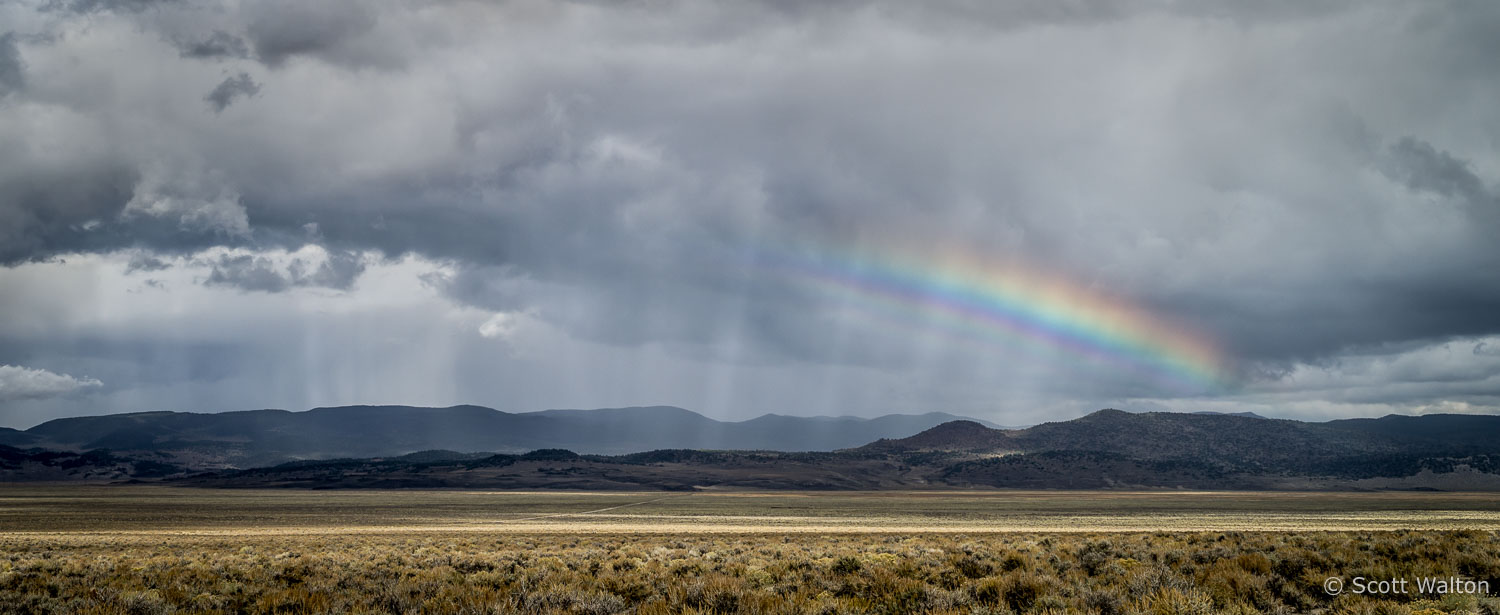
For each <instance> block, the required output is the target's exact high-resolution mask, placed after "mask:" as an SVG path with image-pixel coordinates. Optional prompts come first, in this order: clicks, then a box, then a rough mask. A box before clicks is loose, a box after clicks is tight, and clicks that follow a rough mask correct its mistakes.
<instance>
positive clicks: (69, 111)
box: [0, 0, 1500, 428]
mask: <svg viewBox="0 0 1500 615" xmlns="http://www.w3.org/2000/svg"><path fill="white" fill-rule="evenodd" d="M1496 32H1500V3H1495V2H1489V1H1487V0H1474V1H1471V2H1439V1H1434V2H1406V1H1400V2H1397V1H1391V2H1385V1H1380V0H1357V1H1350V2H1340V1H1292V0H1288V1H1284V2H1282V1H1278V2H1257V3H1252V2H1238V1H1231V0H1224V1H1220V2H1214V1H1207V2H1171V1H1154V2H1153V1H1139V2H1115V1H1109V2H1105V1H1098V2H1095V1H1092V0H1068V1H1058V0H1037V1H1026V2H994V3H992V2H971V1H968V0H955V1H938V2H921V3H912V2H905V1H892V2H860V1H855V0H835V1H828V2H793V1H781V0H763V1H752V0H734V1H716V0H691V1H689V0H682V1H673V0H650V1H640V2H629V1H626V2H583V1H580V2H561V1H530V0H523V1H516V2H489V1H484V2H463V1H457V0H455V1H445V0H440V1H432V2H421V1H415V0H413V1H400V0H389V1H370V2H358V1H356V2H305V1H302V0H287V1H283V0H272V1H259V0H245V1H238V2H237V1H233V0H230V1H227V2H194V1H190V0H178V1H169V0H20V1H0V425H3V426H10V427H17V428H25V427H30V426H32V425H35V424H37V423H39V422H41V421H44V420H47V419H50V418H55V417H61V416H74V415H85V414H103V413H114V412H134V411H146V410H179V411H200V412H202V411H208V412H211V411H224V410H243V409H253V408H267V407H273V408H286V409H306V408H310V407H314V406H322V405H340V404H355V403H399V404H416V405H450V404H457V403H475V404H481V405H487V406H491V407H495V408H499V409H502V410H538V409H545V408H564V407H569V408H592V407H613V406H626V405H648V404H670V405H678V406H682V407H686V408H689V409H693V410H697V411H699V412H702V413H704V414H706V415H709V416H713V417H717V418H724V419H743V418H749V417H752V416H756V415H759V414H763V413H767V412H776V413H783V414H802V415H811V414H833V415H837V414H851V415H863V416H874V415H879V414H886V413H892V412H902V413H911V412H927V411H946V412H953V413H958V414H965V415H970V416H975V417H980V418H984V419H988V420H991V421H994V422H997V423H1001V424H1029V423H1036V422H1041V421H1046V420H1058V419H1066V418H1071V417H1074V416H1078V415H1081V414H1084V413H1086V412H1089V411H1092V410H1095V409H1098V408H1101V407H1118V408H1124V409H1129V410H1153V409H1171V410H1179V411H1198V410H1212V411H1223V412H1238V411H1254V412H1257V413H1261V414H1265V415H1270V416H1277V417H1285V418H1299V419H1316V420H1322V419H1328V418H1338V417H1347V416H1379V415H1383V414H1387V413H1392V412H1396V413H1431V412H1495V411H1496V409H1497V406H1500V184H1497V180H1500V104H1496V101H1500V62H1497V61H1496V58H1500V36H1496V34H1495V33H1496ZM955 253H957V254H962V255H963V261H964V263H966V264H967V265H966V266H967V267H968V269H964V271H969V272H971V273H972V272H974V271H979V272H992V273H993V280H991V279H990V278H989V277H986V276H990V275H991V273H984V274H983V275H981V276H979V277H974V276H972V275H971V276H970V277H968V278H964V277H962V276H959V278H958V279H959V280H960V282H959V286H960V287H961V288H958V289H957V290H959V291H964V290H972V291H976V292H979V293H980V294H981V295H983V294H984V291H985V289H986V288H990V289H991V290H993V288H991V287H989V286H986V285H985V284H987V283H980V282H982V281H983V280H990V281H991V282H994V281H995V280H998V282H995V283H996V284H1001V285H1002V286H1003V285H1004V284H1006V283H1008V282H1006V280H1012V279H1019V278H1016V277H1015V276H1016V275H1020V274H1015V272H1024V273H1025V275H1023V276H1022V277H1023V278H1024V277H1026V276H1031V277H1029V278H1026V279H1030V280H1032V281H1031V282H1023V283H1020V284H1021V285H1020V286H1019V287H1018V288H1019V290H1016V292H1017V293H1019V299H1017V302H1018V305H1019V306H1020V308H1021V309H1022V311H1023V312H1024V311H1025V308H1026V307H1027V306H1028V305H1033V301H1032V300H1033V299H1037V298H1040V297H1043V296H1044V295H1045V296H1050V297H1053V302H1052V303H1043V302H1037V303H1035V305H1042V306H1043V307H1044V308H1045V309H1043V310H1042V311H1041V312H1037V313H1031V314H1030V315H1029V316H1026V315H1025V314H1023V315H1022V316H1023V320H1024V318H1031V319H1032V320H1030V321H1027V322H1029V323H1030V325H1028V326H1031V325H1035V328H1036V329H1037V330H1036V331H1026V330H1018V329H1016V328H1014V327H1012V328H1011V329H1006V328H1005V326H1003V325H1005V322H1002V321H1004V318H1000V317H999V316H995V314H997V313H991V312H990V311H989V309H988V307H987V306H989V304H980V305H978V306H977V307H976V306H975V305H969V304H965V305H966V306H967V307H965V308H964V309H966V310H967V309H969V308H973V310H971V311H976V312H977V313H970V312H955V311H952V310H949V309H948V307H952V304H951V302H950V303H944V301H943V298H944V297H952V296H956V295H954V293H955V292H957V291H955V288H954V287H952V286H951V285H945V284H947V282H943V280H948V282H952V279H951V278H952V275H951V274H953V272H954V271H957V270H958V267H957V265H955V261H954V259H952V258H950V256H951V255H952V254H955ZM890 262H900V263H905V264H906V265H907V268H906V269H905V271H907V273H908V274H909V275H907V277H904V278H900V279H899V280H898V281H901V283H902V286H901V288H900V293H898V294H893V293H891V292H885V290H888V289H882V288H881V284H883V283H884V282H882V280H885V281H887V282H888V281H890V280H888V279H884V278H878V277H877V274H878V273H879V272H880V266H881V265H880V263H890ZM809 272H813V273H809ZM819 272H821V273H819ZM944 276H948V277H944ZM963 280H968V281H969V282H975V283H976V286H975V287H974V288H967V287H963V284H964V282H963ZM1037 280H1041V281H1040V282H1038V281H1037ZM928 282H930V284H929V283H928ZM1055 287H1059V288H1066V289H1071V290H1069V291H1068V293H1064V294H1063V295H1047V294H1046V292H1045V291H1046V289H1051V288H1055ZM1012 290H1015V289H1012ZM882 293H884V294H882ZM960 294H961V293H960ZM985 296H988V295H985ZM1057 296H1062V297H1063V299H1061V300H1060V301H1062V303H1061V304H1059V303H1058V302H1057V301H1059V300H1058V299H1056V297H1057ZM1068 297H1072V298H1074V299H1077V300H1078V301H1079V302H1080V306H1079V307H1078V310H1077V312H1078V313H1080V314H1083V315H1084V316H1085V317H1089V316H1090V315H1093V316H1100V315H1101V314H1102V315H1104V316H1108V315H1110V314H1131V315H1133V316H1132V318H1133V319H1134V320H1132V321H1131V322H1137V323H1141V322H1144V323H1146V324H1147V326H1145V327H1144V328H1134V329H1132V328H1131V327H1129V326H1127V327H1126V330H1125V331H1124V332H1123V333H1122V335H1126V336H1127V337H1129V335H1131V334H1133V332H1135V333H1140V332H1142V331H1143V332H1144V333H1140V335H1137V336H1136V338H1133V339H1136V341H1137V342H1139V343H1140V344H1139V345H1138V346H1137V347H1112V346H1108V345H1100V344H1096V343H1095V342H1097V341H1099V340H1098V339H1096V338H1099V337H1101V336H1091V334H1090V332H1091V331H1092V333H1100V331H1097V330H1092V329H1089V328H1088V327H1086V326H1085V327H1084V328H1083V329H1082V331H1083V332H1082V334H1080V336H1074V337H1069V336H1072V335H1073V333H1076V331H1074V330H1073V329H1066V330H1065V328H1063V327H1061V326H1060V325H1057V324H1056V323H1055V322H1053V321H1051V320H1047V319H1046V318H1045V317H1046V316H1048V315H1049V314H1062V315H1065V316H1066V315H1068V314H1073V313H1074V310H1073V309H1072V307H1070V305H1068V303H1067V302H1068V301H1072V300H1073V299H1068ZM945 306H948V307H945ZM1090 306H1093V307H1090ZM1099 306H1103V307H1102V308H1101V307H1099ZM989 307H993V306H989ZM1013 307H1014V306H1013ZM992 316H995V317H994V318H991V317H992ZM955 319H957V325H955ZM1096 320H1097V319H1096ZM1096 320H1087V318H1086V319H1085V321H1084V324H1085V325H1087V324H1088V323H1090V322H1096ZM996 323H999V324H996ZM1012 324H1013V323H1012ZM1064 324H1066V323H1064ZM1022 329H1024V327H1022ZM1054 333H1055V334H1056V335H1053V334H1054ZM1106 333H1108V332H1106ZM1115 333H1119V332H1118V331H1117V332H1115ZM1109 335H1113V334H1109ZM1109 335H1102V337H1105V338H1107V337H1109ZM1167 339H1190V340H1195V343H1199V344H1201V346H1202V348H1204V349H1207V351H1206V352H1208V354H1209V356H1210V357H1211V358H1212V359H1213V361H1212V363H1213V364H1214V376H1213V377H1212V378H1208V379H1205V380H1200V381H1194V382H1189V383H1186V384H1184V383H1182V382H1178V381H1173V379H1171V378H1166V377H1162V374H1161V373H1159V372H1160V371H1161V370H1159V369H1157V368H1158V367H1160V366H1159V365H1153V364H1151V363H1150V361H1149V360H1147V359H1149V358H1150V355H1152V352H1153V349H1154V350H1162V351H1163V354H1165V355H1166V356H1171V355H1172V354H1173V352H1174V350H1173V349H1174V348H1177V347H1175V346H1172V345H1171V344H1164V345H1162V346H1157V345H1156V343H1157V342H1158V341H1160V340H1167ZM1122 348H1123V349H1122ZM1132 348H1133V349H1134V350H1132ZM1163 349H1164V350H1163ZM1143 357H1144V358H1143ZM1200 358H1201V356H1200Z"/></svg>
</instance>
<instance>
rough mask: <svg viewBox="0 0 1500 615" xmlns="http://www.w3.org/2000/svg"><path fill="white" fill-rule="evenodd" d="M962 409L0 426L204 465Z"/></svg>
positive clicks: (282, 417) (755, 428)
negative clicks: (742, 417)
mask: <svg viewBox="0 0 1500 615" xmlns="http://www.w3.org/2000/svg"><path fill="white" fill-rule="evenodd" d="M961 418H962V417H958V416H954V415H951V414H945V413H940V412H934V413H929V414H921V415H888V416H882V417H879V418H873V419H865V418H858V417H795V416H782V415H775V414H767V415H764V416H761V417H758V418H755V419H750V420H747V421H739V422H726V421H717V420H714V419H710V418H708V417H705V416H703V415H701V414H698V413H696V412H692V411H689V410H684V409H682V408H674V407H669V406H653V407H636V408H606V409H598V410H546V411H541V412H522V413H510V412H501V411H499V410H494V409H491V408H484V407H480V406H453V407H449V408H419V407H411V406H342V407H333V408H315V409H312V410H308V411H305V412H288V411H286V410H250V411H243V412H224V413H215V414H198V413H190V412H140V413H132V414H112V415H104V416H91V417H78V418H66V419H57V420H52V421H48V422H46V423H43V424H41V425H37V426H36V427H33V428H31V429H28V430H25V431H18V430H14V429H9V430H3V431H0V445H7V446H13V447H17V448H43V449H50V450H59V451H73V452H82V451H88V450H97V449H107V450H111V451H116V452H137V453H169V454H171V455H173V456H174V458H175V459H177V460H178V461H179V463H181V464H183V465H186V466H190V467H197V468H248V467H257V466H268V465H273V464H277V463H282V462H286V461H291V460H301V459H333V458H368V457H388V456H396V455H403V454H407V453H412V452H417V451H427V450H449V451H460V452H479V451H482V452H489V453H520V452H525V451H530V450H535V449H544V448H558V449H568V450H573V451H577V452H580V453H586V454H623V453H634V452H640V451H648V450H653V449H677V448H682V449H737V450H779V451H820V450H822V451H827V450H834V449H839V448H846V447H851V446H859V445H861V444H865V443H867V442H870V441H872V440H876V439H879V438H890V437H902V436H908V435H911V434H914V433H917V432H919V431H922V430H924V429H927V428H929V427H932V426H934V425H939V424H942V423H944V422H948V421H952V420H956V419H961Z"/></svg>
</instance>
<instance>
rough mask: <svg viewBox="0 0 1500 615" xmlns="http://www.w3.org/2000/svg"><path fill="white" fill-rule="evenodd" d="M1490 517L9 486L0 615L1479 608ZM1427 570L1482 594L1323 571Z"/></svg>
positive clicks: (1499, 542)
mask: <svg viewBox="0 0 1500 615" xmlns="http://www.w3.org/2000/svg"><path fill="white" fill-rule="evenodd" d="M1497 532H1500V494H1490V493H1431V492H1379V493H1348V492H1340V493H1264V492H1255V493H1247V492H1176V491H1172V492H1165V491H1160V492H1113V491H1111V492H1082V491H1080V492H1073V491H1025V492H1023V491H984V492H969V491H959V492H955V491H946V492H837V493H809V492H771V493H768V492H694V493H661V492H642V493H621V492H610V493H597V492H594V493H551V492H479V491H404V490H403V491H363V490H361V491H337V490H332V491H303V490H209V489H193V488H176V487H161V486H81V485H53V486H38V485H14V484H12V485H0V613H46V612H58V613H323V612H328V613H366V612H368V613H589V614H615V613H820V614H826V615H841V614H845V613H849V614H853V613H918V612H920V613H987V614H994V613H1098V614H1100V615H1113V614H1117V613H1205V614H1206V613H1222V612H1233V613H1314V612H1318V613H1377V612H1378V613H1421V614H1424V615H1431V614H1435V613H1478V614H1483V613H1500V599H1497V598H1495V597H1494V596H1493V594H1494V591H1495V589H1497V588H1500V533H1497ZM1437 577H1443V578H1461V579H1463V580H1466V581H1470V582H1473V583H1475V584H1478V583H1479V582H1484V583H1485V584H1486V585H1485V586H1483V587H1485V588H1487V589H1488V590H1489V591H1477V592H1475V591H1445V592H1426V593H1421V592H1411V591H1408V592H1402V593H1394V592H1381V593H1370V592H1354V591H1353V588H1352V587H1348V586H1344V587H1341V588H1339V589H1340V591H1337V592H1333V591H1329V589H1328V587H1327V586H1326V585H1325V583H1328V582H1329V581H1328V579H1331V578H1337V579H1339V581H1338V582H1339V583H1341V584H1349V583H1353V581H1354V579H1356V578H1364V579H1412V580H1415V579H1419V578H1437ZM1476 586H1477V585H1476ZM1471 589H1472V588H1471Z"/></svg>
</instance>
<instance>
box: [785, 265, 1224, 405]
mask: <svg viewBox="0 0 1500 615" xmlns="http://www.w3.org/2000/svg"><path fill="white" fill-rule="evenodd" d="M756 260H757V263H758V265H759V266H760V267H762V268H768V269H772V270H776V271H779V272H783V273H786V274H788V275H790V276H792V277H793V278H796V279H800V280H804V281H807V282H809V283H812V284H813V285H815V286H816V287H818V288H820V289H823V290H828V291H833V292H837V293H839V294H841V295H843V296H846V297H851V298H855V299H858V300H860V302H861V303H863V304H865V305H866V307H868V308H870V309H872V310H874V311H876V312H878V313H881V314H884V315H892V314H895V315H896V317H898V318H906V319H912V318H915V319H920V320H921V321H922V322H923V324H926V325H936V326H939V327H941V328H943V329H946V330H948V331H950V332H953V333H956V334H959V335H961V336H963V337H966V338H973V337H981V338H986V339H998V340H999V341H1002V342H1003V343H1007V344H1011V345H1015V344H1020V345H1022V346H1029V347H1030V349H1032V350H1043V351H1045V350H1063V351H1066V352H1067V353H1069V354H1072V355H1075V356H1080V357H1085V358H1088V359H1090V360H1092V361H1096V362H1104V363H1107V364H1110V365H1112V366H1115V367H1121V368H1125V369H1129V370H1133V371H1137V372H1140V373H1142V374H1145V375H1147V376H1149V377H1152V378H1154V379H1157V380H1161V381H1164V382H1167V383H1172V384H1176V385H1178V386H1184V387H1190V388H1194V389H1202V388H1213V387H1216V386H1218V385H1219V384H1221V383H1222V382H1223V379H1224V372H1225V367H1224V361H1223V359H1222V357H1221V355H1220V353H1219V351H1218V350H1217V349H1216V347H1215V346H1214V345H1213V344H1212V343H1211V342H1209V341H1208V340H1207V339H1205V338H1203V337H1201V336H1198V335H1194V334H1193V333H1191V332H1188V331H1186V330H1183V329H1181V328H1178V327H1172V326H1169V325H1168V324H1166V323H1164V322H1162V321H1160V320H1158V319H1156V318H1153V317H1151V315H1149V314H1148V313H1146V312H1145V311H1143V310H1141V309H1139V308H1137V307H1135V306H1133V305H1131V304H1129V303H1128V302H1125V301H1122V300H1119V299H1115V298H1111V297H1108V296H1106V295H1103V294H1101V293H1097V292H1092V291H1090V290H1088V289H1085V288H1082V287H1080V286H1078V285H1076V284H1074V283H1072V282H1070V281H1069V280H1068V279H1066V278H1064V277H1062V276H1058V275H1052V274H1048V273H1045V272H1042V271H1040V270H1038V269H1035V268H1025V267H1020V266H1016V265H1013V264H995V263H984V262H982V261H979V260H977V259H973V258H956V257H952V256H949V257H947V258H944V259H941V260H932V259H928V260H921V259H915V258H910V257H902V256H895V255H893V254H892V253H888V252H883V253H881V254H880V255H872V254H869V253H860V252H853V251H846V252H826V251H822V252H819V251H814V250H809V249H805V248H804V249H801V250H796V251H786V252H778V253H776V254H774V255H773V254H762V255H760V256H759V257H758V258H757V259H756Z"/></svg>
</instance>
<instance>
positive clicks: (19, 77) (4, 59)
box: [0, 32, 26, 97]
mask: <svg viewBox="0 0 1500 615" xmlns="http://www.w3.org/2000/svg"><path fill="white" fill-rule="evenodd" d="M25 69H26V67H25V65H23V64H22V63H21V51H20V50H19V49H17V48H16V33H15V32H6V33H5V34H3V35H0V97H4V96H6V95H7V94H10V93H12V92H18V91H20V90H21V88H23V87H25V85H26V70H25Z"/></svg>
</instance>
